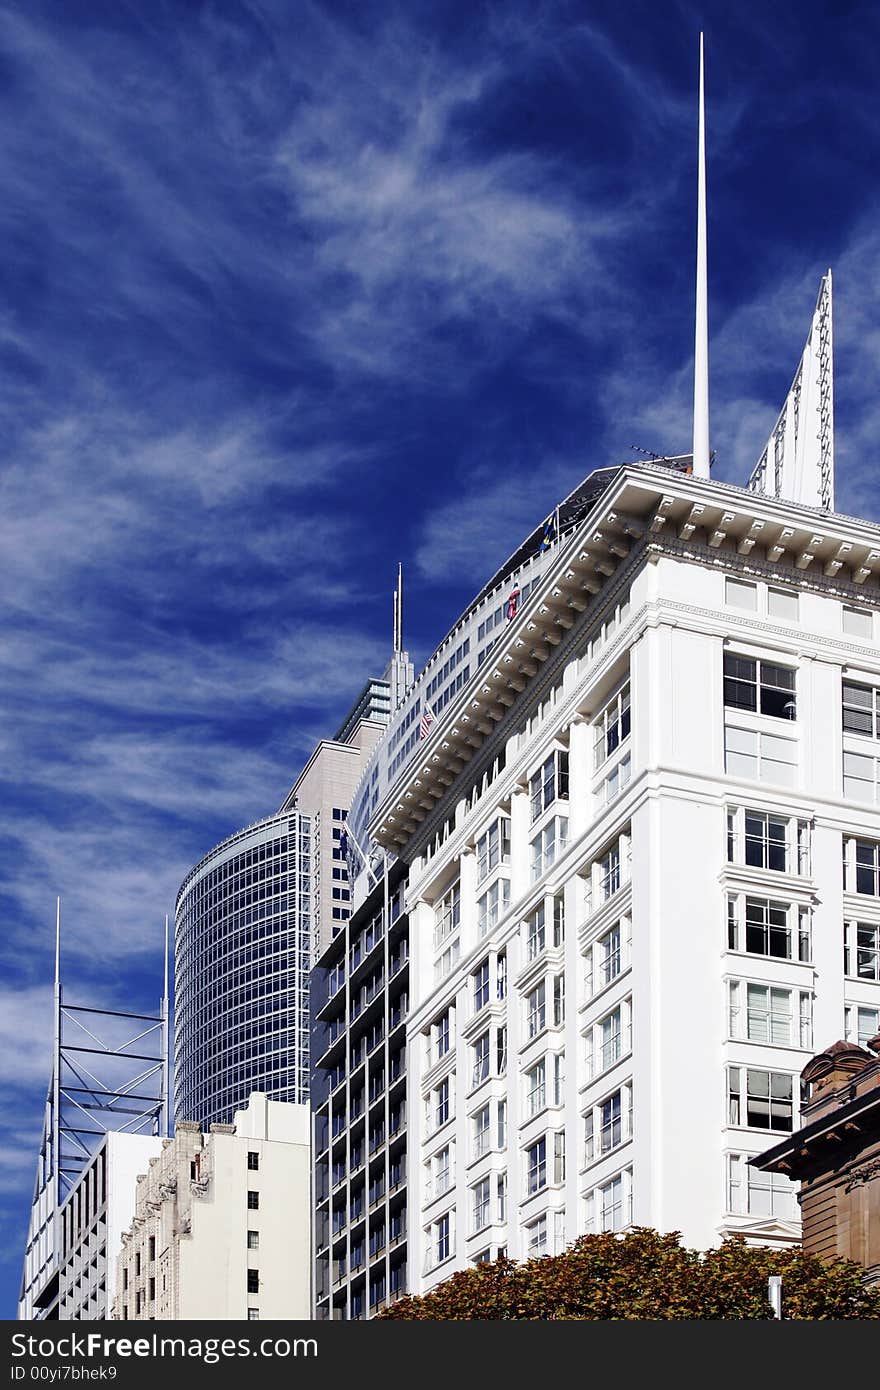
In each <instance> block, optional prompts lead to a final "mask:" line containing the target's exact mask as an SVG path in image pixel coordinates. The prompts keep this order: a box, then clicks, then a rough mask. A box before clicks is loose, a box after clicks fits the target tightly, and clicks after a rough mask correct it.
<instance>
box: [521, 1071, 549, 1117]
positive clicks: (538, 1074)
mask: <svg viewBox="0 0 880 1390" xmlns="http://www.w3.org/2000/svg"><path fill="white" fill-rule="evenodd" d="M546 1104H547V1083H546V1065H545V1062H544V1058H543V1057H542V1058H541V1060H540V1062H536V1063H535V1065H534V1066H533V1067H531V1068H530V1069H529V1071H527V1072H526V1118H527V1119H531V1118H532V1116H533V1115H537V1114H538V1112H539V1111H541V1110H543V1109H544V1107H545V1105H546Z"/></svg>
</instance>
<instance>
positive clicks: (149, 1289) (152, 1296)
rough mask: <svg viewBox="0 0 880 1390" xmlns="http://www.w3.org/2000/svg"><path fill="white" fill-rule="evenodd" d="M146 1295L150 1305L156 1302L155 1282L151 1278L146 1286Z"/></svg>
mask: <svg viewBox="0 0 880 1390" xmlns="http://www.w3.org/2000/svg"><path fill="white" fill-rule="evenodd" d="M147 1294H148V1297H149V1300H150V1302H151V1303H155V1301H156V1281H155V1279H153V1278H152V1277H151V1278H150V1282H149V1284H148V1285H147Z"/></svg>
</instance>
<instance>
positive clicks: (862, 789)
mask: <svg viewBox="0 0 880 1390" xmlns="http://www.w3.org/2000/svg"><path fill="white" fill-rule="evenodd" d="M843 794H844V796H845V797H846V798H847V799H848V800H851V801H866V802H868V804H869V805H876V804H877V803H878V801H880V758H872V757H870V756H869V755H868V754H866V753H848V752H847V751H846V749H844V752H843Z"/></svg>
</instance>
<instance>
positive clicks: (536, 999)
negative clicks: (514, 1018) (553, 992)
mask: <svg viewBox="0 0 880 1390" xmlns="http://www.w3.org/2000/svg"><path fill="white" fill-rule="evenodd" d="M546 1026H547V991H546V988H545V985H544V981H543V980H542V981H541V983H540V984H539V985H537V986H536V987H535V988H534V989H533V990H531V991H530V992H529V993H528V994H527V995H526V1033H527V1035H528V1037H529V1038H536V1037H537V1036H538V1034H539V1033H540V1032H542V1031H543V1029H544V1028H545V1027H546Z"/></svg>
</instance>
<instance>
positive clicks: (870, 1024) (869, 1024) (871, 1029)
mask: <svg viewBox="0 0 880 1390" xmlns="http://www.w3.org/2000/svg"><path fill="white" fill-rule="evenodd" d="M878 1033H880V1008H876V1009H875V1008H871V1007H869V1006H868V1005H863V1004H848V1005H847V1007H846V1037H847V1041H848V1042H854V1043H857V1044H858V1046H859V1047H867V1046H868V1043H869V1042H871V1040H872V1039H873V1038H876V1037H877V1034H878Z"/></svg>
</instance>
